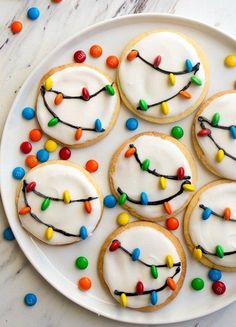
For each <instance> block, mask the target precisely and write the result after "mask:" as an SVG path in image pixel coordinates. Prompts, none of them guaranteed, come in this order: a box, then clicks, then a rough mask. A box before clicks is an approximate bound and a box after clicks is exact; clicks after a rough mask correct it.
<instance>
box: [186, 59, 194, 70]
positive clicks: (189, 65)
mask: <svg viewBox="0 0 236 327" xmlns="http://www.w3.org/2000/svg"><path fill="white" fill-rule="evenodd" d="M185 67H186V70H187V72H189V73H190V72H191V71H192V70H193V64H192V62H191V60H190V59H186V61H185Z"/></svg>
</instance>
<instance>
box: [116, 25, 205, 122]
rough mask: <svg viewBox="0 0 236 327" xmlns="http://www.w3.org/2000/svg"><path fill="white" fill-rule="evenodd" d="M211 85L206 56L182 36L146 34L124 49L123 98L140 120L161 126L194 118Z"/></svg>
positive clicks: (120, 73)
mask: <svg viewBox="0 0 236 327" xmlns="http://www.w3.org/2000/svg"><path fill="white" fill-rule="evenodd" d="M208 83H209V68H208V62H207V58H206V56H205V54H204V53H203V51H202V50H201V48H200V47H199V45H198V44H196V43H195V41H193V40H191V39H190V38H189V37H187V36H184V35H182V34H180V33H176V32H172V31H168V30H166V31H165V30H155V31H150V32H146V33H143V34H141V35H139V36H138V37H136V38H135V39H134V40H132V41H131V42H130V43H129V44H128V45H127V47H126V48H125V49H124V51H123V53H122V55H121V60H120V65H119V71H118V87H119V90H120V94H121V98H122V100H123V101H124V103H125V104H126V106H127V107H128V109H130V110H131V111H132V112H133V113H135V114H136V115H137V116H139V117H141V118H143V119H145V120H147V121H150V122H153V123H158V124H166V123H170V122H174V121H177V120H180V119H183V118H184V117H186V116H188V115H189V114H191V113H192V112H193V111H194V110H195V109H196V108H197V107H198V106H199V104H200V103H201V102H202V101H203V99H204V97H205V95H206V93H207V89H208Z"/></svg>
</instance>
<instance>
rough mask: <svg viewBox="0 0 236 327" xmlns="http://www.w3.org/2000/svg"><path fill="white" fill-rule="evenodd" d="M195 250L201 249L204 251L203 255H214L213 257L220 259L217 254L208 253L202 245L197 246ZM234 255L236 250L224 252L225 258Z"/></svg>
mask: <svg viewBox="0 0 236 327" xmlns="http://www.w3.org/2000/svg"><path fill="white" fill-rule="evenodd" d="M195 249H200V250H201V251H202V253H204V254H206V255H212V256H215V257H218V255H217V254H216V253H215V252H210V251H207V250H206V249H204V247H203V246H201V245H197V246H195ZM232 254H236V250H234V251H228V252H224V256H225V255H232Z"/></svg>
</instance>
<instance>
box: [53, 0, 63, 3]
mask: <svg viewBox="0 0 236 327" xmlns="http://www.w3.org/2000/svg"><path fill="white" fill-rule="evenodd" d="M51 1H52V2H54V3H60V2H62V0H51Z"/></svg>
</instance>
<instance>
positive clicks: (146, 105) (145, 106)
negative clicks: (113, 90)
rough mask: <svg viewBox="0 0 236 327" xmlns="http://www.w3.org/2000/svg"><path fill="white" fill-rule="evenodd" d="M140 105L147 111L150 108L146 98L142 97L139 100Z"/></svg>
mask: <svg viewBox="0 0 236 327" xmlns="http://www.w3.org/2000/svg"><path fill="white" fill-rule="evenodd" d="M139 107H140V109H141V110H143V111H147V110H148V104H147V102H146V101H145V100H144V99H140V100H139Z"/></svg>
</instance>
